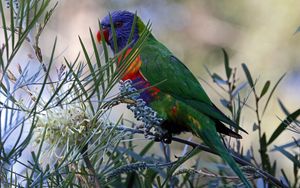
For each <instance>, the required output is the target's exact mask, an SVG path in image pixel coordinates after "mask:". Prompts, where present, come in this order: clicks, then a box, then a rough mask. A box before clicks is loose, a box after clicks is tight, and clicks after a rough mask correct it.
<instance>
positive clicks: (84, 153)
mask: <svg viewBox="0 0 300 188" xmlns="http://www.w3.org/2000/svg"><path fill="white" fill-rule="evenodd" d="M87 149H88V145H87V144H86V145H85V146H84V147H83V148H82V150H81V154H82V156H83V160H84V162H85V164H86V166H87V168H88V169H89V170H90V171H91V173H92V175H93V177H92V178H93V180H94V183H95V188H101V186H100V182H99V180H98V178H97V174H96V171H95V169H94V167H93V165H92V163H91V161H90V158H89V157H88V153H87Z"/></svg>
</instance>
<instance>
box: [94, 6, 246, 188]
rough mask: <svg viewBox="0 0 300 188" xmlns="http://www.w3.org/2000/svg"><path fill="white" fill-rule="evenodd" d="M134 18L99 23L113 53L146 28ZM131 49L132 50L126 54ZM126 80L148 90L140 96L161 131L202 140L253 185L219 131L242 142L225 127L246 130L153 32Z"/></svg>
mask: <svg viewBox="0 0 300 188" xmlns="http://www.w3.org/2000/svg"><path fill="white" fill-rule="evenodd" d="M136 18H137V19H136V22H134V19H135V14H133V13H131V12H128V11H114V12H112V13H111V14H110V15H108V16H106V17H105V18H104V19H103V20H102V21H101V23H100V25H101V27H102V31H103V35H102V36H104V38H105V41H106V42H107V44H108V45H109V46H110V47H111V49H112V51H113V52H114V53H117V52H118V51H120V50H121V49H123V48H125V47H126V46H127V44H128V40H129V38H130V34H131V31H132V25H133V23H135V24H136V25H135V26H134V30H133V35H132V41H133V42H132V43H131V44H132V45H134V43H135V42H136V41H137V40H138V39H139V36H140V35H141V33H142V32H143V30H144V29H146V26H145V24H144V23H143V22H142V20H141V19H140V18H139V17H136ZM111 24H113V26H114V30H115V33H116V42H117V48H118V50H116V49H115V48H114V39H113V31H112V27H111ZM97 39H98V41H99V42H100V41H101V34H100V32H98V34H97ZM131 47H132V46H131ZM130 50H131V48H130V46H129V48H127V53H129V52H130ZM127 79H130V80H131V81H132V83H135V87H136V88H137V89H145V88H146V89H145V90H144V91H143V92H142V93H141V95H140V96H141V98H142V99H143V100H144V101H145V102H146V103H147V105H148V106H149V107H151V108H152V109H154V110H155V111H156V112H157V113H158V115H159V117H160V118H162V119H163V121H162V123H161V125H160V127H162V128H163V129H164V130H167V131H168V133H170V134H178V133H181V132H184V131H190V132H192V133H193V134H194V135H196V136H198V137H200V138H201V139H202V140H203V141H204V143H206V144H207V145H208V146H209V147H211V148H212V149H214V150H215V151H216V152H217V153H219V155H220V156H221V157H222V158H223V159H224V160H225V161H226V162H227V163H228V164H229V165H230V167H231V168H232V169H233V171H234V172H235V173H236V174H237V175H238V176H239V177H240V179H241V180H242V181H243V183H244V184H245V185H246V186H247V187H251V185H250V184H249V182H248V181H247V179H246V178H245V176H244V175H243V174H242V172H241V170H240V169H239V168H238V166H237V164H236V163H235V161H234V160H233V158H232V157H231V155H230V154H229V153H228V151H227V149H226V147H225V146H224V145H223V143H222V142H221V139H220V137H219V135H218V133H217V132H220V133H222V134H225V135H229V136H231V137H235V138H242V137H241V136H240V135H239V134H237V133H235V132H233V131H232V130H231V129H229V128H227V127H226V126H225V125H224V124H223V123H226V124H228V125H230V126H232V127H234V128H236V129H239V130H242V131H244V132H246V131H245V130H243V129H242V128H240V127H239V126H238V125H236V124H235V123H234V122H233V121H232V120H230V119H229V118H228V117H227V116H226V115H224V114H223V113H222V112H221V111H220V110H219V109H218V108H217V107H216V106H215V105H214V104H213V103H212V102H211V100H210V99H209V97H208V96H207V94H206V93H205V91H204V89H203V88H202V86H201V85H200V83H199V82H198V80H197V79H196V78H195V76H194V75H193V74H192V73H191V72H190V70H189V69H188V68H187V67H186V66H185V65H184V64H183V63H182V62H181V61H180V60H179V59H178V58H176V57H175V56H174V55H173V54H172V53H171V52H170V51H169V50H168V48H167V47H165V46H164V45H163V44H162V43H160V42H159V41H158V40H156V38H155V37H154V36H153V35H152V34H150V35H149V37H148V38H147V39H146V41H145V43H144V44H143V46H142V49H141V51H140V53H139V56H138V57H137V58H136V60H135V61H134V62H133V63H131V65H130V66H129V68H128V71H127V72H126V73H125V75H124V77H123V78H122V80H127ZM149 86H153V87H149Z"/></svg>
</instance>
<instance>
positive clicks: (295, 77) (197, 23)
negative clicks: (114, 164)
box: [40, 0, 300, 172]
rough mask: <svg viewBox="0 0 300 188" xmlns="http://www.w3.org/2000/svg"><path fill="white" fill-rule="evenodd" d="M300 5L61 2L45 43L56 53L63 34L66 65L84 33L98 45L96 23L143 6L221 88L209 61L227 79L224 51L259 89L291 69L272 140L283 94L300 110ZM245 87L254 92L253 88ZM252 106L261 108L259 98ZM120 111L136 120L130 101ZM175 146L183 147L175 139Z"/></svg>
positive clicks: (247, 119)
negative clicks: (111, 14) (257, 104)
mask: <svg viewBox="0 0 300 188" xmlns="http://www.w3.org/2000/svg"><path fill="white" fill-rule="evenodd" d="M299 7H300V1H296V0H286V1H281V0H265V1H261V0H251V1H239V0H232V1H220V0H201V1H196V0H185V1H180V0H152V1H146V0H103V1H100V0H85V1H81V0H64V1H59V3H58V6H57V8H56V11H55V13H54V16H53V18H52V19H51V20H50V24H48V26H47V28H46V29H45V32H44V33H43V35H42V37H41V45H40V46H41V47H42V49H43V54H44V56H47V55H48V54H49V55H50V54H51V53H50V51H51V49H52V48H51V46H52V44H53V42H54V38H55V36H57V37H58V46H57V47H58V48H57V49H58V50H57V55H58V57H57V58H58V59H57V60H58V62H59V61H61V62H63V60H62V58H63V57H66V58H67V59H69V60H74V59H75V57H76V55H77V54H78V52H79V51H81V47H80V43H79V40H78V36H80V37H81V38H82V39H83V41H84V43H85V44H86V45H89V44H91V42H90V36H89V32H88V29H89V27H90V28H91V29H92V31H94V32H95V33H96V32H97V28H98V20H99V19H100V20H101V18H103V17H104V16H105V15H106V14H107V13H108V12H109V11H113V10H118V9H122V10H130V11H133V12H135V11H137V13H138V15H139V16H140V17H141V18H142V20H144V22H147V21H148V20H150V21H151V23H152V30H153V34H154V36H156V37H157V39H158V40H160V41H161V42H162V43H164V44H165V45H166V46H167V47H168V48H169V49H170V50H171V51H172V52H174V54H175V55H176V56H177V57H178V58H179V59H181V60H182V61H183V62H184V63H185V65H186V66H187V67H188V68H189V69H190V70H191V71H192V72H193V73H194V74H195V75H196V76H197V77H198V78H202V79H205V80H207V81H208V82H209V83H210V84H212V85H213V86H215V85H214V84H213V82H212V80H211V79H210V77H209V75H208V73H207V72H206V71H205V69H204V65H205V66H207V67H208V68H209V70H210V71H211V72H217V73H218V74H219V75H222V76H224V77H225V72H224V68H223V54H222V51H221V48H225V49H226V50H227V52H228V54H229V57H230V64H231V66H232V67H237V70H238V72H237V74H238V77H239V81H240V82H242V81H244V80H245V76H244V73H243V71H242V69H241V63H246V64H247V66H248V67H249V69H250V71H251V73H252V75H253V78H257V79H258V82H257V87H258V88H261V87H262V86H263V84H264V83H265V82H266V81H267V80H270V81H271V86H273V85H274V84H275V83H276V81H277V80H278V79H279V78H280V77H281V76H282V75H283V74H284V73H287V75H286V76H285V78H284V79H283V81H282V83H281V84H280V85H279V87H278V90H277V91H276V92H275V94H274V97H273V98H272V100H271V104H270V106H269V110H268V111H267V113H266V115H265V116H264V118H263V130H265V131H266V132H267V137H268V138H269V137H270V134H271V133H272V132H273V131H274V130H275V128H276V126H278V125H279V124H280V122H281V120H282V119H284V118H285V115H284V114H283V112H282V111H281V109H280V107H279V105H278V102H277V98H280V99H281V100H282V101H283V103H284V104H285V105H286V107H287V108H288V110H289V111H290V112H293V111H295V110H296V109H298V108H299V107H300V53H299V49H300V33H298V34H297V33H295V32H296V30H297V28H298V27H299V25H300V11H299ZM201 83H202V85H203V87H204V88H205V89H206V91H207V93H208V94H209V96H211V98H212V100H213V101H214V103H215V104H216V105H217V106H219V107H220V108H222V106H221V103H220V100H219V99H220V97H219V96H218V95H217V94H216V92H215V91H214V90H212V89H211V88H210V87H209V86H208V85H207V84H205V83H203V82H201ZM220 92H221V91H220ZM243 92H244V94H245V95H246V94H247V93H249V92H250V89H246V90H245V91H243ZM223 94H224V93H223ZM224 96H225V94H224ZM248 103H249V105H252V106H254V101H253V97H252V96H251V97H250V99H249V101H248ZM222 110H223V111H224V112H225V113H228V112H227V111H226V110H225V109H224V108H222ZM120 112H121V113H123V112H124V113H128V117H129V118H130V115H131V114H130V112H128V111H127V110H125V108H124V106H123V107H122V106H121V107H118V108H117V109H115V110H114V111H112V117H114V118H118V117H119V115H120ZM254 120H256V119H255V113H254V112H253V111H251V110H247V109H246V111H245V112H244V113H243V117H242V125H243V127H244V128H245V129H246V130H248V132H249V135H243V137H244V139H243V141H242V142H243V144H244V145H245V147H246V148H248V147H249V146H250V145H253V146H254V147H255V146H257V145H258V140H257V134H258V133H257V132H253V131H252V127H253V123H254ZM183 136H185V137H190V136H191V135H183ZM292 136H293V137H295V138H299V135H296V134H292V133H291V132H289V131H286V132H285V133H284V135H282V136H281V137H279V139H277V140H276V141H275V144H276V145H282V144H283V143H286V142H287V141H291V140H292ZM193 140H196V138H193ZM172 147H174V148H175V149H176V148H179V149H180V148H182V146H177V145H175V144H172ZM270 149H272V148H270ZM175 151H176V150H175ZM175 154H176V152H175ZM177 154H178V153H177ZM272 156H273V158H274V159H275V158H282V159H284V158H285V157H283V155H282V154H280V153H278V152H274V155H272ZM278 163H279V164H278V165H279V166H280V168H286V171H287V172H289V170H288V169H291V170H292V168H291V167H292V165H291V164H290V162H289V161H288V160H279V161H278ZM288 165H290V166H288ZM280 168H278V169H280Z"/></svg>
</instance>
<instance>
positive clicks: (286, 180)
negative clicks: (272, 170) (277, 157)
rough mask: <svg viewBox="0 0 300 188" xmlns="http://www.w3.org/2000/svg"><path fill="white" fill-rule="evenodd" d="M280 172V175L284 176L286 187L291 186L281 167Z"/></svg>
mask: <svg viewBox="0 0 300 188" xmlns="http://www.w3.org/2000/svg"><path fill="white" fill-rule="evenodd" d="M281 173H282V175H283V177H284V179H285V181H286V183H287V184H288V187H292V186H291V183H290V181H289V179H288V178H287V175H286V174H285V172H284V170H283V169H281Z"/></svg>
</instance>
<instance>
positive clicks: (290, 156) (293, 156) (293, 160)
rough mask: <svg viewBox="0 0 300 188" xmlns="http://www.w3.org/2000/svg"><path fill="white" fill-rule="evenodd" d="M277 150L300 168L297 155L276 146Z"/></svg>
mask: <svg viewBox="0 0 300 188" xmlns="http://www.w3.org/2000/svg"><path fill="white" fill-rule="evenodd" d="M275 149H276V150H278V151H280V152H281V153H282V154H283V155H284V156H286V157H287V158H288V159H289V160H291V161H292V162H293V163H294V165H296V166H297V167H298V168H300V161H299V160H297V157H296V156H295V155H293V154H292V153H290V152H288V151H286V150H285V149H282V148H278V147H277V146H275Z"/></svg>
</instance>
